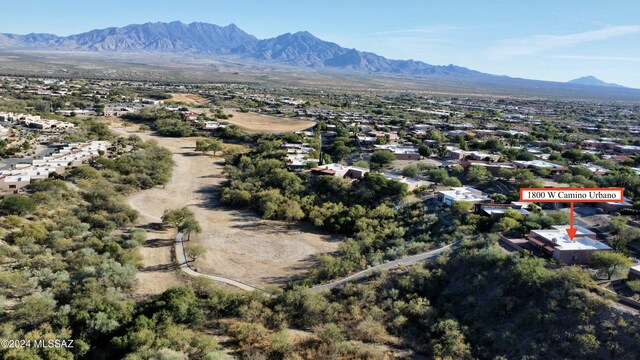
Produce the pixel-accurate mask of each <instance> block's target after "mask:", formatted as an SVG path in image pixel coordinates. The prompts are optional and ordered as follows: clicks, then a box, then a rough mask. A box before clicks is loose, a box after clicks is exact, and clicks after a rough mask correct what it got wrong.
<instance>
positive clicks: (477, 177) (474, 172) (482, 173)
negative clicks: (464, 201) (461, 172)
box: [467, 166, 491, 182]
mask: <svg viewBox="0 0 640 360" xmlns="http://www.w3.org/2000/svg"><path fill="white" fill-rule="evenodd" d="M489 179H491V173H490V172H489V170H487V168H486V167H484V166H471V167H470V168H469V170H468V171H467V180H469V181H471V182H482V181H487V180H489Z"/></svg>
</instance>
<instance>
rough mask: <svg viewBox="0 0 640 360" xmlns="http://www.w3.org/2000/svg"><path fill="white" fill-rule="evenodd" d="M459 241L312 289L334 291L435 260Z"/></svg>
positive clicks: (373, 267)
mask: <svg viewBox="0 0 640 360" xmlns="http://www.w3.org/2000/svg"><path fill="white" fill-rule="evenodd" d="M459 243H460V242H459V241H457V242H455V243H453V244H450V245H447V246H443V247H441V248H438V249H435V250H431V251H427V252H423V253H420V254H417V255H412V256H408V257H406V258H402V259H398V260H394V261H390V262H388V263H385V264H381V265H376V266H372V267H370V268H368V269H366V270H362V271H360V272H357V273H355V274H353V275H350V276H347V277H344V278H342V279H338V280H336V281H333V282H330V283H328V284H322V285H316V286H314V287H312V288H311V290H312V291H322V290H330V289H334V288H336V287H338V286H341V285H344V284H346V283H348V282H351V281H357V280H360V279H364V278H366V277H369V276H371V275H373V273H375V272H377V271H380V270H390V269H393V268H396V267H398V266H400V265H403V264H412V263H416V262H421V261H425V260H427V259H431V258H434V257H436V256H438V255H440V254H442V253H443V252H445V251H447V250H449V249H453V248H455V247H457V246H458V245H459Z"/></svg>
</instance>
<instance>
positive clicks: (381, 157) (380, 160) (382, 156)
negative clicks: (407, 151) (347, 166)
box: [369, 150, 396, 167]
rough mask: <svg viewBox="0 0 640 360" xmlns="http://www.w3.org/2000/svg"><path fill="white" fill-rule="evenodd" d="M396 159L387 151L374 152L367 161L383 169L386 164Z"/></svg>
mask: <svg viewBox="0 0 640 360" xmlns="http://www.w3.org/2000/svg"><path fill="white" fill-rule="evenodd" d="M395 159H396V156H395V155H393V154H392V153H391V152H389V151H384V150H380V151H376V152H374V153H373V154H372V155H371V159H369V160H370V161H371V162H372V163H374V164H376V165H377V166H378V167H383V166H384V165H386V164H389V163H390V162H392V161H393V160H395Z"/></svg>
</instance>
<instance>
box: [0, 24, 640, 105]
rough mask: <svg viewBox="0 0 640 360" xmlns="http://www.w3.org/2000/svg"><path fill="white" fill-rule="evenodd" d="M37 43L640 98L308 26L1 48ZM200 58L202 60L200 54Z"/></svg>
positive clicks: (126, 30)
mask: <svg viewBox="0 0 640 360" xmlns="http://www.w3.org/2000/svg"><path fill="white" fill-rule="evenodd" d="M33 50H37V51H43V50H44V51H53V52H56V51H64V52H66V54H67V55H65V56H60V58H59V59H58V60H60V59H65V58H69V57H70V56H71V55H72V53H73V54H97V55H96V56H102V55H100V54H105V55H104V56H103V58H104V59H106V60H113V59H112V55H113V54H118V56H119V57H122V56H129V57H133V56H141V55H140V54H142V56H146V58H147V59H149V60H152V59H153V58H155V57H151V58H150V57H149V56H148V55H145V54H165V55H166V54H168V55H171V56H179V57H180V58H181V59H186V60H184V61H185V62H186V61H189V60H188V59H189V58H190V56H188V55H194V56H197V57H206V58H211V59H219V60H223V59H224V60H225V61H227V60H229V63H232V64H233V65H234V66H236V65H237V66H240V67H241V66H243V64H244V65H246V64H262V65H264V66H265V67H264V68H265V69H268V68H269V67H274V66H275V67H278V68H282V67H281V66H280V65H284V66H285V67H284V68H283V69H285V70H284V71H285V72H286V71H290V70H293V69H295V70H304V69H314V70H317V71H316V73H318V72H319V71H325V70H329V71H328V72H329V73H331V74H334V73H335V74H338V75H337V76H339V77H342V75H340V74H344V75H346V74H347V72H348V73H350V74H361V75H366V76H368V77H369V78H372V77H371V76H369V75H372V74H374V75H380V78H385V76H386V77H387V78H393V79H396V80H399V81H400V82H402V81H406V80H411V81H414V82H416V81H417V82H420V81H422V82H423V83H424V84H432V85H433V86H436V85H434V84H437V86H444V87H446V86H449V85H453V86H454V87H455V88H456V89H458V90H456V91H462V92H467V89H476V90H477V91H480V92H481V93H482V92H484V91H485V90H488V91H489V92H494V91H495V90H498V92H500V93H505V92H506V93H509V94H510V93H528V94H535V95H540V96H556V95H562V96H568V97H573V96H585V95H588V96H591V97H597V98H612V99H613V98H625V99H631V100H640V90H637V89H629V88H624V87H621V86H615V84H608V83H605V82H602V81H600V80H598V79H595V78H593V77H584V78H580V79H576V80H572V81H570V82H568V83H559V82H550V81H538V80H527V79H519V78H511V77H507V76H499V75H491V74H486V73H482V72H479V71H475V70H471V69H468V68H465V67H461V66H456V65H447V66H440V65H430V64H427V63H424V62H421V61H414V60H392V59H387V58H385V57H383V56H380V55H377V54H374V53H370V52H364V51H359V50H356V49H348V48H344V47H341V46H340V45H338V44H336V43H333V42H329V41H324V40H322V39H319V38H317V37H315V36H313V35H312V34H310V33H309V32H306V31H300V32H296V33H293V34H292V33H286V34H283V35H280V36H277V37H274V38H270V39H258V38H256V37H255V36H253V35H251V34H248V33H246V32H245V31H243V30H242V29H240V28H238V27H237V26H236V25H234V24H230V25H227V26H218V25H214V24H208V23H201V22H194V23H190V24H185V23H182V22H178V21H174V22H170V23H163V22H155V23H146V24H134V25H128V26H124V27H110V28H106V29H98V30H92V31H88V32H85V33H81V34H75V35H70V36H58V35H53V34H35V33H31V34H27V35H16V34H0V51H10V52H11V51H14V52H15V51H19V52H22V53H29V54H36V55H37V53H36V52H34V51H33ZM128 54H130V55H128ZM134 54H135V55H134ZM36 55H33V56H36ZM183 55H187V56H183ZM29 56H31V55H29ZM163 56H164V55H163ZM31 58H33V57H31ZM43 58H44V60H42V61H49V60H47V59H48V58H47V57H46V56H43ZM181 63H182V60H181ZM195 63H196V64H199V61H195ZM0 65H2V64H0ZM9 66H15V65H8V64H7V63H5V64H4V65H2V66H0V67H1V68H2V69H0V70H2V71H4V72H8V73H12V72H11V71H8V70H12V69H11V68H10V67H9ZM18 66H20V65H18ZM250 66H253V65H250ZM287 69H289V70H287ZM62 71H66V70H62ZM232 71H233V70H232ZM336 71H337V73H336ZM307 73H308V71H307ZM357 76H360V75H357ZM604 85H606V86H604ZM478 89H479V90H478Z"/></svg>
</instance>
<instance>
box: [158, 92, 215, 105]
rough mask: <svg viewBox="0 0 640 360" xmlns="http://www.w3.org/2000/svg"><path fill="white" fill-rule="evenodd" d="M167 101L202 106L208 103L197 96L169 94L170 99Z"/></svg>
mask: <svg viewBox="0 0 640 360" xmlns="http://www.w3.org/2000/svg"><path fill="white" fill-rule="evenodd" d="M167 101H179V102H183V103H185V104H195V105H204V104H206V103H208V101H207V99H205V98H203V97H202V96H200V95H197V94H171V98H169V99H167Z"/></svg>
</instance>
